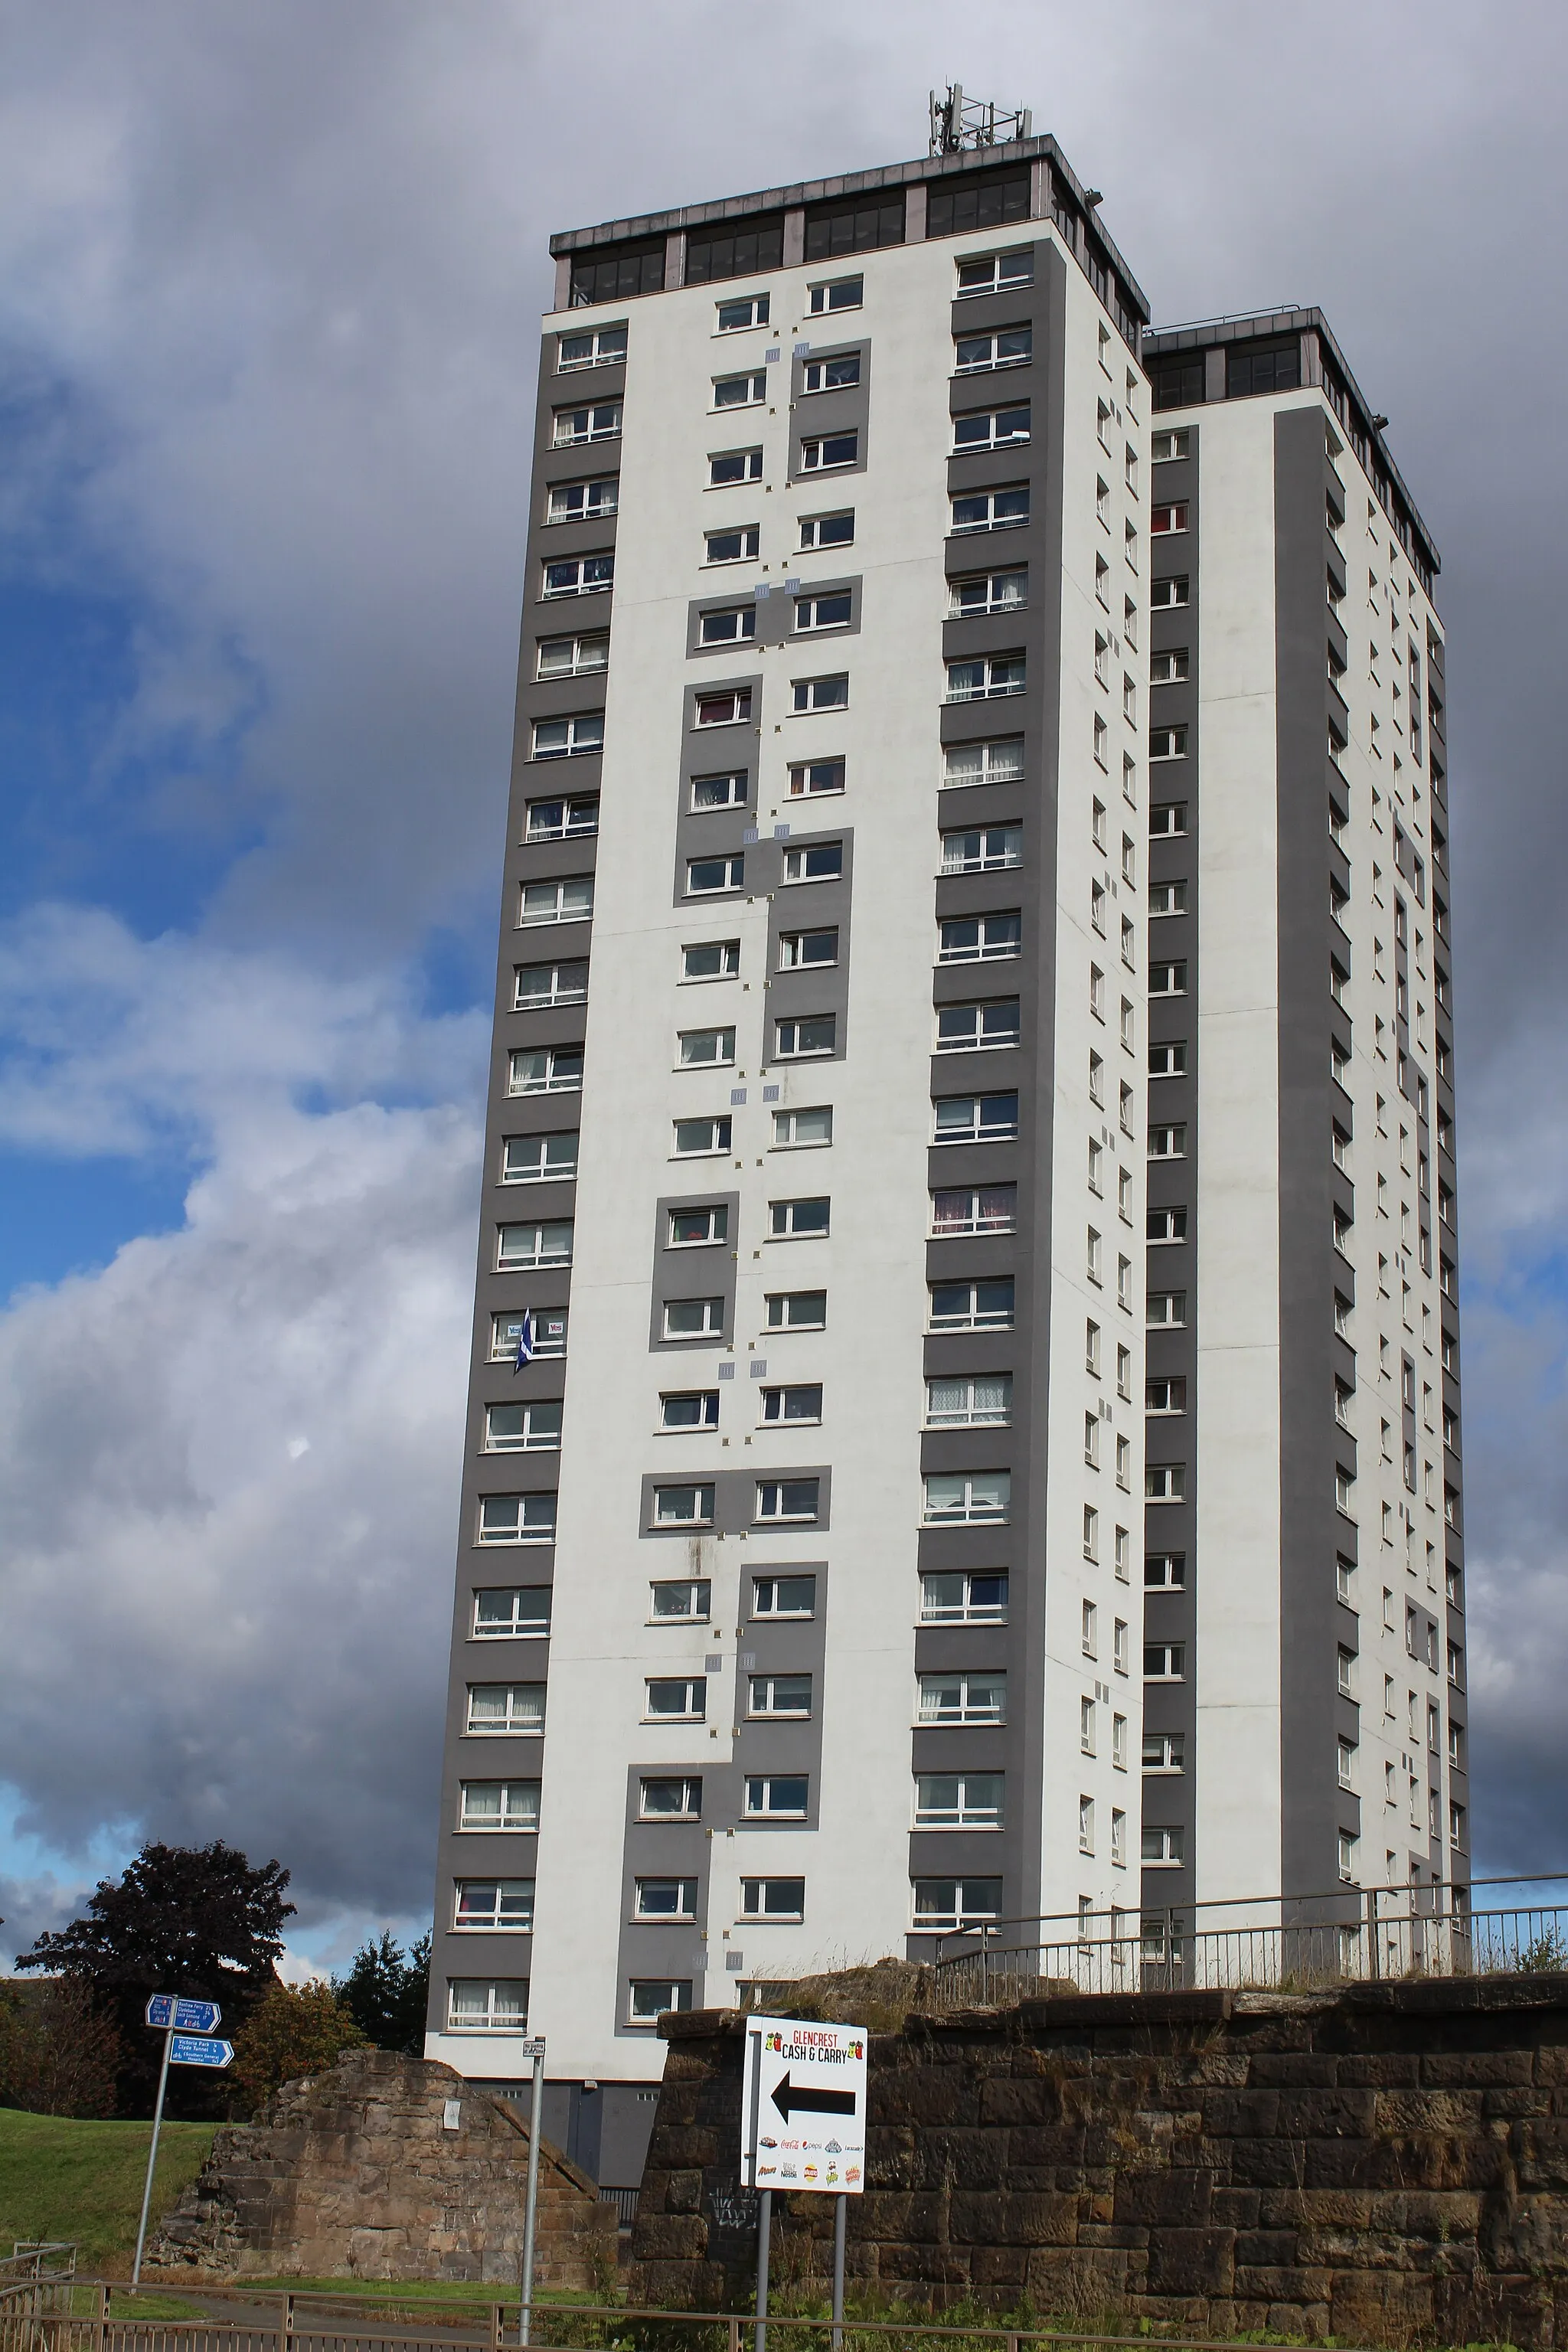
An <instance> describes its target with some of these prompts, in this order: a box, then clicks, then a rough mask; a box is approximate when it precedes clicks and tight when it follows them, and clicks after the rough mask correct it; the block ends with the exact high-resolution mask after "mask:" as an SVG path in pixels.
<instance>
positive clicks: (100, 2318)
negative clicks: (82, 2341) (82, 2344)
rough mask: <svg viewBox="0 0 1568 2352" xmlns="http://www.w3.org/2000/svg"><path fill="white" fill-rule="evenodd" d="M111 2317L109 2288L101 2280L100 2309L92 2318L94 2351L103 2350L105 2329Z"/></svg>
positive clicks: (101, 2351)
mask: <svg viewBox="0 0 1568 2352" xmlns="http://www.w3.org/2000/svg"><path fill="white" fill-rule="evenodd" d="M108 2319H109V2289H108V2288H107V2287H106V2286H105V2285H103V2284H102V2283H101V2281H100V2284H99V2289H98V2309H97V2310H96V2312H95V2313H94V2314H93V2320H92V2352H103V2338H104V2330H105V2326H106V2325H107V2322H108Z"/></svg>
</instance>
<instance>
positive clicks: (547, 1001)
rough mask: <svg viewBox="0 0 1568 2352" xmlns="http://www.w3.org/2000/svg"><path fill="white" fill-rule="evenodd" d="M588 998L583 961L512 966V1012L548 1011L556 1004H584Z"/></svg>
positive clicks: (586, 976) (586, 978) (585, 968)
mask: <svg viewBox="0 0 1568 2352" xmlns="http://www.w3.org/2000/svg"><path fill="white" fill-rule="evenodd" d="M587 998H588V967H587V965H586V963H583V962H579V963H525V964H515V965H514V966H513V967H512V995H511V1003H512V1011H513V1012H514V1013H542V1012H548V1011H549V1010H550V1009H551V1008H552V1006H554V1005H557V1004H584V1003H586V1002H587Z"/></svg>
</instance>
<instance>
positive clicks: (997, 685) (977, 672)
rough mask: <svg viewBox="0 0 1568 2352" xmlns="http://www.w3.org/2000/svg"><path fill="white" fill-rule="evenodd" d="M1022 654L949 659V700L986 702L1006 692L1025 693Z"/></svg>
mask: <svg viewBox="0 0 1568 2352" xmlns="http://www.w3.org/2000/svg"><path fill="white" fill-rule="evenodd" d="M1024 670H1025V663H1024V656H1023V655H1022V654H983V655H982V656H980V658H979V659H978V660H975V661H950V662H949V663H948V666H947V699H948V701H949V702H986V701H991V700H994V698H996V697H997V696H999V695H1004V694H1022V693H1023V691H1024V685H1025V677H1024Z"/></svg>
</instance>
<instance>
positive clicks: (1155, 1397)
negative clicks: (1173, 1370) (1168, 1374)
mask: <svg viewBox="0 0 1568 2352" xmlns="http://www.w3.org/2000/svg"><path fill="white" fill-rule="evenodd" d="M1186 1409H1187V1384H1186V1381H1184V1380H1172V1379H1168V1378H1162V1379H1159V1380H1150V1381H1144V1383H1143V1410H1144V1412H1146V1413H1170V1412H1185V1411H1186Z"/></svg>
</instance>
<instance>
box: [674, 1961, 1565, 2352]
mask: <svg viewBox="0 0 1568 2352" xmlns="http://www.w3.org/2000/svg"><path fill="white" fill-rule="evenodd" d="M664 2030H665V2031H666V2032H667V2034H668V2041H669V2053H668V2064H667V2066H666V2070H665V2076H664V2084H663V2088H662V2091H661V2093H660V2098H659V2105H658V2119H657V2121H656V2123H655V2126H654V2131H653V2138H652V2143H651V2146H650V2148H649V2153H648V2168H647V2175H646V2177H645V2180H644V2185H643V2194H642V2200H641V2204H640V2207H639V2210H638V2214H637V2227H636V2231H635V2232H634V2237H633V2244H632V2254H633V2262H634V2265H635V2269H634V2274H633V2280H632V2289H631V2291H632V2294H633V2295H634V2297H635V2298H636V2299H637V2300H639V2301H640V2300H645V2299H646V2300H648V2301H652V2302H657V2303H660V2304H663V2305H670V2306H681V2307H684V2308H686V2309H691V2308H693V2307H695V2306H699V2305H700V2306H706V2307H712V2306H723V2307H727V2308H729V2309H731V2310H742V2311H743V2310H745V2309H746V2308H747V2307H748V2301H749V2297H750V2294H751V2293H752V2282H753V2275H754V2273H753V2265H754V2263H755V2249H756V2231H755V2201H754V2200H753V2199H752V2197H751V2195H750V2193H749V2192H746V2191H743V2190H742V2189H740V2187H739V2175H738V2162H737V2151H738V2147H739V2134H740V2084H741V2062H742V2021H741V2020H740V2019H739V2018H738V2017H736V2016H735V2015H734V2014H733V2013H726V2012H722V2011H710V2012H706V2013H701V2012H693V2013H691V2014H689V2015H687V2016H684V2017H671V2018H668V2019H667V2020H666V2021H665V2028H664ZM869 2121H870V2133H869V2139H868V2150H867V2168H866V2177H867V2193H866V2194H865V2195H864V2196H862V2197H859V2198H851V2199H850V2200H849V2214H848V2269H849V2274H850V2279H851V2282H852V2290H851V2291H852V2294H853V2292H854V2289H855V2288H858V2289H860V2290H861V2291H863V2292H865V2293H866V2294H868V2295H869V2296H871V2297H873V2298H875V2299H879V2300H887V2299H892V2300H902V2301H905V2302H914V2303H920V2304H924V2305H935V2306H938V2307H941V2306H943V2305H951V2304H952V2303H955V2302H960V2301H964V2300H973V2301H974V2302H977V2303H981V2304H984V2305H990V2306H993V2307H995V2308H998V2309H1004V2310H1016V2309H1019V2308H1021V2307H1024V2306H1032V2307H1033V2308H1034V2309H1035V2310H1036V2311H1037V2312H1039V2313H1042V2314H1061V2315H1068V2314H1072V2315H1076V2316H1086V2315H1090V2314H1093V2315H1102V2316H1104V2317H1106V2318H1110V2317H1112V2316H1115V2317H1118V2318H1121V2319H1122V2320H1125V2321H1127V2322H1131V2324H1133V2325H1134V2326H1135V2325H1137V2324H1138V2323H1139V2322H1142V2321H1145V2320H1147V2321H1158V2322H1167V2323H1170V2322H1173V2323H1176V2324H1177V2325H1179V2326H1181V2327H1183V2328H1184V2329H1186V2330H1188V2331H1190V2332H1193V2333H1196V2334H1202V2335H1215V2334H1224V2335H1229V2334H1232V2333H1236V2332H1239V2331H1242V2330H1250V2329H1265V2328H1267V2329H1268V2330H1269V2331H1271V2332H1275V2333H1280V2334H1286V2335H1290V2336H1310V2337H1313V2338H1321V2337H1324V2336H1333V2337H1334V2338H1336V2339H1337V2340H1338V2341H1339V2342H1340V2343H1342V2344H1344V2343H1350V2344H1367V2343H1394V2344H1401V2343H1410V2342H1415V2341H1418V2340H1434V2341H1438V2342H1445V2343H1450V2344H1465V2343H1474V2342H1477V2341H1481V2340H1497V2339H1500V2338H1501V2339H1504V2340H1506V2341H1509V2342H1511V2343H1512V2344H1515V2345H1520V2346H1528V2347H1542V2352H1549V2347H1568V1977H1564V1976H1540V1977H1534V1978H1531V1977H1514V1978H1471V1979H1458V1980H1454V1981H1447V1982H1436V1981H1433V1982H1420V1981H1414V1982H1401V1983H1396V1984H1387V1985H1365V1986H1359V1987H1349V1988H1343V1989H1341V1990H1337V1991H1334V1992H1329V1993H1323V1994H1303V1995H1286V1994H1267V1993H1199V1992H1194V1993H1173V1994H1164V1995H1161V1994H1152V1993H1151V1994H1126V1995H1117V1994H1110V1995H1100V1996H1097V1997H1096V1996H1072V1997H1068V1998H1058V1999H1050V2000H1036V2001H1026V2002H1024V2003H1022V2004H1021V2005H1020V2006H1019V2007H1017V2008H1016V2009H1011V2010H1006V2011H987V2010H975V2011H967V2012H964V2013H962V2014H959V2015H952V2016H945V2017H925V2018H921V2017H914V2018H911V2019H910V2021H908V2023H907V2024H906V2026H905V2028H904V2030H903V2032H900V2033H897V2034H887V2035H879V2036H877V2037H875V2038H874V2039H873V2041H872V2042H871V2051H870V2115H869ZM786 2202H787V2210H784V2209H785V2208H786ZM832 2210H833V2209H832V2200H830V2199H828V2198H826V2197H824V2198H812V2197H805V2196H797V2197H795V2198H794V2199H793V2200H784V2198H782V2197H776V2198H775V2200H774V2207H773V2214H774V2238H773V2243H774V2246H775V2248H776V2249H777V2252H776V2256H775V2267H774V2277H775V2279H776V2280H779V2281H780V2282H781V2283H783V2284H788V2283H790V2282H792V2281H798V2282H801V2283H803V2284H804V2283H805V2282H806V2281H808V2280H809V2281H812V2282H820V2281H821V2280H822V2279H824V2278H825V2277H826V2272H827V2266H828V2261H829V2246H830V2232H831V2228H832Z"/></svg>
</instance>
